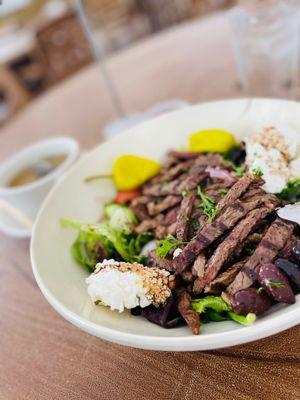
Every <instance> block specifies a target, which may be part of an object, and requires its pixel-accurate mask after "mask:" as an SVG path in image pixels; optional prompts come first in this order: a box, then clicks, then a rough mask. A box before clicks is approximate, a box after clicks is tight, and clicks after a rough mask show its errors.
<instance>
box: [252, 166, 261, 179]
mask: <svg viewBox="0 0 300 400" xmlns="http://www.w3.org/2000/svg"><path fill="white" fill-rule="evenodd" d="M251 172H252V174H253V175H254V176H256V177H257V178H260V177H261V176H263V174H264V173H263V170H262V169H261V168H260V167H254V168H252V169H251Z"/></svg>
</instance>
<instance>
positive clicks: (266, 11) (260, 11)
mask: <svg viewBox="0 0 300 400" xmlns="http://www.w3.org/2000/svg"><path fill="white" fill-rule="evenodd" d="M229 19H230V23H231V26H232V32H233V46H234V52H235V56H236V62H237V67H238V72H239V76H240V81H241V84H242V86H243V89H244V91H245V92H246V94H247V95H249V96H262V97H278V98H293V97H295V94H296V86H297V69H298V50H299V44H298V37H299V13H298V7H296V6H295V5H293V4H292V3H290V2H288V1H287V0H285V1H280V0H277V1H271V0H270V1H264V0H260V1H259V0H249V1H247V0H245V1H241V2H240V4H239V5H238V6H237V7H235V8H234V9H233V10H232V11H231V12H230V14H229Z"/></svg>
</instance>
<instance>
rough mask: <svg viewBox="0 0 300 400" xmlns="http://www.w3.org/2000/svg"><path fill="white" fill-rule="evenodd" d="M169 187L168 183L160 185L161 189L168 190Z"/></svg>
mask: <svg viewBox="0 0 300 400" xmlns="http://www.w3.org/2000/svg"><path fill="white" fill-rule="evenodd" d="M169 185H170V183H169V182H163V183H162V184H161V187H162V188H163V189H168V187H169Z"/></svg>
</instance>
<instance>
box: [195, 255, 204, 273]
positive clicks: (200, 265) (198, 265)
mask: <svg viewBox="0 0 300 400" xmlns="http://www.w3.org/2000/svg"><path fill="white" fill-rule="evenodd" d="M205 264H206V257H205V255H204V254H203V253H200V254H199V256H198V257H197V258H196V260H195V262H194V264H193V266H192V274H193V275H194V276H202V275H203V273H204V268H205Z"/></svg>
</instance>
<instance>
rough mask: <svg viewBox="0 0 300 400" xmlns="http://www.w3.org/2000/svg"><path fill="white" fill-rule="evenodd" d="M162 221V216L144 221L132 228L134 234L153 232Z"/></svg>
mask: <svg viewBox="0 0 300 400" xmlns="http://www.w3.org/2000/svg"><path fill="white" fill-rule="evenodd" d="M163 220H164V215H163V214H158V215H157V216H156V217H155V218H152V219H145V220H144V221H142V222H141V223H140V224H139V225H137V226H136V227H135V228H134V231H135V233H137V234H139V233H145V232H148V231H153V230H155V229H156V228H157V227H158V226H159V225H162V222H163Z"/></svg>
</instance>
